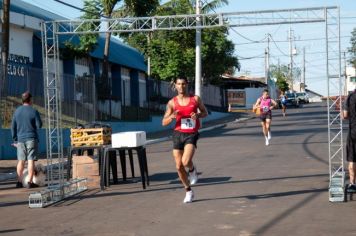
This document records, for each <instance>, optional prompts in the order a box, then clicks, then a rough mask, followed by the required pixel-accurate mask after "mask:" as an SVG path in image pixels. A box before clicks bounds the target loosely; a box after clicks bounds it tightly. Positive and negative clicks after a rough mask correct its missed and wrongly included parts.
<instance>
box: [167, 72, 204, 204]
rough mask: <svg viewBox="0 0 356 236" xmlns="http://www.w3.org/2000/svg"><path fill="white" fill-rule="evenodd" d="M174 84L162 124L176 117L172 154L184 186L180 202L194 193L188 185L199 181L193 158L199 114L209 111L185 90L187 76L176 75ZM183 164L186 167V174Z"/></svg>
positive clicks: (202, 116)
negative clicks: (174, 91)
mask: <svg viewBox="0 0 356 236" xmlns="http://www.w3.org/2000/svg"><path fill="white" fill-rule="evenodd" d="M174 86H175V89H176V90H177V92H178V95H177V96H175V97H174V98H172V99H171V100H169V102H168V104H167V109H166V113H165V114H164V117H163V120H162V125H163V126H167V125H169V124H170V123H171V122H172V121H173V120H174V119H175V120H176V122H175V127H174V131H173V157H174V160H175V163H176V168H177V171H178V175H179V178H180V180H181V181H182V183H183V185H184V188H185V190H186V194H185V198H184V200H183V202H184V203H190V202H192V201H193V200H194V193H193V190H192V189H191V187H190V186H191V185H194V184H195V183H196V182H197V181H198V172H197V168H196V166H195V165H194V164H193V161H192V159H193V155H194V152H195V149H196V147H197V141H198V138H199V133H198V130H199V127H200V121H199V118H204V117H206V116H207V115H208V113H207V111H206V108H205V106H204V104H203V102H202V100H201V99H200V97H199V96H191V95H189V94H188V80H187V78H186V77H179V78H176V79H175V80H174ZM198 110H199V111H198ZM185 168H188V172H189V177H188V174H187V172H186V170H185Z"/></svg>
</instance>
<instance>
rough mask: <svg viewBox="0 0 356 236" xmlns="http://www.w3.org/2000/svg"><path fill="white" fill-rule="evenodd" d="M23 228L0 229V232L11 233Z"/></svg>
mask: <svg viewBox="0 0 356 236" xmlns="http://www.w3.org/2000/svg"><path fill="white" fill-rule="evenodd" d="M23 230H24V229H6V230H0V234H6V233H13V232H18V231H23Z"/></svg>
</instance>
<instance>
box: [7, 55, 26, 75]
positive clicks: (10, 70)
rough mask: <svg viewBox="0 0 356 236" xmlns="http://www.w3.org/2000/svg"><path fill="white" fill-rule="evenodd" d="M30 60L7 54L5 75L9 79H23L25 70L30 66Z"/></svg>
mask: <svg viewBox="0 0 356 236" xmlns="http://www.w3.org/2000/svg"><path fill="white" fill-rule="evenodd" d="M30 64H31V62H30V58H29V57H25V56H20V55H15V54H9V58H8V64H7V74H8V75H10V76H11V77H12V76H14V77H20V78H24V77H25V75H26V70H27V69H28V67H29V66H30Z"/></svg>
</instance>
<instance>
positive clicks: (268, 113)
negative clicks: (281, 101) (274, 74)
mask: <svg viewBox="0 0 356 236" xmlns="http://www.w3.org/2000/svg"><path fill="white" fill-rule="evenodd" d="M276 105H277V103H276V102H275V101H274V100H273V99H272V98H270V96H269V93H268V90H267V89H265V90H263V93H262V96H261V97H260V98H258V99H257V101H256V103H255V104H254V105H253V109H259V110H260V119H261V125H262V132H263V135H264V137H265V141H266V142H265V144H266V146H268V145H269V141H270V139H271V138H272V135H271V122H272V109H273V108H274V107H275V106H276Z"/></svg>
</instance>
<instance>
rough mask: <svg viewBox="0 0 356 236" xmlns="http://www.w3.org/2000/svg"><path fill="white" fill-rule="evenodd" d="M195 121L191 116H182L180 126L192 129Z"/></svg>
mask: <svg viewBox="0 0 356 236" xmlns="http://www.w3.org/2000/svg"><path fill="white" fill-rule="evenodd" d="M195 123H196V122H195V120H193V119H192V118H182V120H181V125H180V127H181V129H194V128H195Z"/></svg>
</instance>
